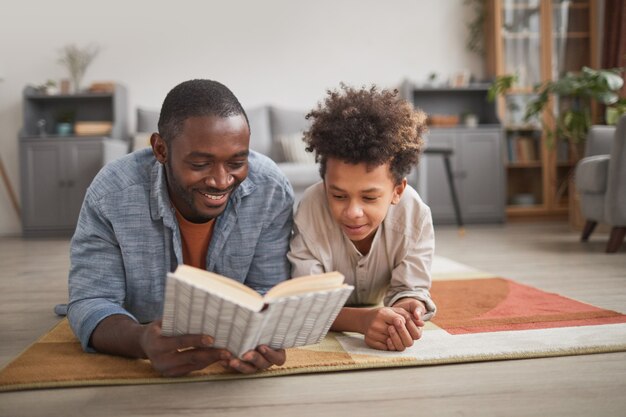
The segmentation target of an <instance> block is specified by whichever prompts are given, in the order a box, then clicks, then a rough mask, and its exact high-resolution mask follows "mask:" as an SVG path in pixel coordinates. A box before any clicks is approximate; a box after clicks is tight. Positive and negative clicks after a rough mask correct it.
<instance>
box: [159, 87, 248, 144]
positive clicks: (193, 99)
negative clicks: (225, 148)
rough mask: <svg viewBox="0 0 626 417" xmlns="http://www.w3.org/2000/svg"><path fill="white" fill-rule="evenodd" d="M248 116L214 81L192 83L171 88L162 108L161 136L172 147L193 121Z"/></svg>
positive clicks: (236, 101)
mask: <svg viewBox="0 0 626 417" xmlns="http://www.w3.org/2000/svg"><path fill="white" fill-rule="evenodd" d="M238 115H243V116H244V117H245V119H246V123H247V124H248V128H249V127H250V123H249V122H248V116H247V115H246V112H245V111H244V109H243V107H242V106H241V103H239V100H237V97H235V95H234V94H233V92H232V91H230V90H229V89H228V87H226V86H225V85H224V84H221V83H219V82H217V81H213V80H202V79H196V80H189V81H185V82H182V83H180V84H178V85H177V86H176V87H174V88H172V89H171V90H170V92H169V93H167V96H166V97H165V100H163V105H162V106H161V114H160V116H159V134H160V135H161V137H162V138H163V139H164V140H165V142H166V143H167V144H168V145H169V144H170V142H171V141H172V139H175V138H176V137H177V136H178V135H180V134H181V133H182V130H183V124H184V122H185V120H186V119H188V118H190V117H201V116H219V117H231V116H238Z"/></svg>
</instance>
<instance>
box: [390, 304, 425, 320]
mask: <svg viewBox="0 0 626 417" xmlns="http://www.w3.org/2000/svg"><path fill="white" fill-rule="evenodd" d="M393 307H394V308H401V309H403V310H405V311H406V312H407V313H409V314H410V315H411V317H412V318H413V321H414V322H415V324H416V325H418V326H420V327H423V326H424V321H423V320H422V317H424V315H425V314H426V306H425V305H424V303H423V302H421V301H420V300H417V299H415V298H401V299H399V300H398V301H396V302H395V303H394V305H393ZM420 323H421V324H420Z"/></svg>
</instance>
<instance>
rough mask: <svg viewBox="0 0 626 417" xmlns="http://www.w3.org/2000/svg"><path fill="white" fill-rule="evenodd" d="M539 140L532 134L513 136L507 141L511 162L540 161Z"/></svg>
mask: <svg viewBox="0 0 626 417" xmlns="http://www.w3.org/2000/svg"><path fill="white" fill-rule="evenodd" d="M538 146H539V144H538V141H537V139H536V138H533V137H532V136H517V135H516V136H511V137H509V138H508V141H507V152H508V158H509V162H522V163H528V162H537V161H539V149H538Z"/></svg>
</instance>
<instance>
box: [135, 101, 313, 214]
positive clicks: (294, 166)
mask: <svg viewBox="0 0 626 417" xmlns="http://www.w3.org/2000/svg"><path fill="white" fill-rule="evenodd" d="M246 114H247V115H248V120H249V122H250V148H251V149H253V150H255V151H257V152H260V153H262V154H264V155H267V156H269V157H270V158H272V159H273V160H274V162H276V164H277V165H278V167H279V168H280V169H281V170H282V171H283V172H284V173H285V175H286V176H287V178H288V179H289V182H291V185H292V186H293V189H294V192H295V196H296V203H297V202H298V201H299V200H300V197H301V195H302V193H303V192H304V190H305V189H306V188H307V187H309V186H310V185H312V184H314V183H316V182H317V181H319V180H320V175H319V169H318V166H317V164H315V162H314V161H313V156H312V155H311V154H308V153H305V152H304V146H305V145H304V142H302V132H303V131H304V130H306V129H307V125H308V122H307V120H306V119H305V118H304V116H305V112H304V111H295V110H286V109H281V108H278V107H274V106H269V105H268V106H260V107H254V108H250V109H246ZM158 120H159V112H158V111H155V110H148V109H143V108H139V109H137V132H138V134H136V135H135V140H134V141H135V143H136V142H137V141H139V142H141V144H140V145H139V146H145V145H146V143H145V141H146V138H147V133H152V132H156V131H157V124H158ZM139 146H137V144H135V145H134V148H137V147H139Z"/></svg>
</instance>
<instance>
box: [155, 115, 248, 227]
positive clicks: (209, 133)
mask: <svg viewBox="0 0 626 417" xmlns="http://www.w3.org/2000/svg"><path fill="white" fill-rule="evenodd" d="M168 139H169V140H170V146H169V149H168V147H167V146H166V144H165V142H164V141H163V138H161V137H160V136H159V135H157V134H155V135H153V137H152V148H153V151H154V153H155V156H156V157H157V159H158V160H159V161H160V162H161V163H163V164H164V166H165V172H166V176H167V188H168V192H169V195H170V199H171V200H172V202H173V204H174V206H175V207H176V209H178V211H179V212H180V213H181V214H182V215H183V216H184V217H185V218H186V219H187V220H189V221H191V222H194V223H205V222H207V221H209V220H211V219H213V218H215V217H217V216H219V215H220V214H222V212H223V211H224V209H225V208H226V204H227V203H228V199H229V197H230V195H231V194H232V193H233V191H234V190H235V188H237V186H238V185H239V184H241V183H242V182H243V180H245V179H246V177H247V175H248V153H249V149H248V147H249V143H250V130H249V128H248V124H247V123H246V119H245V117H244V116H243V115H237V116H232V117H226V118H223V117H219V116H201V117H190V118H188V119H187V120H185V122H184V124H183V130H182V133H181V134H180V135H178V137H176V138H168Z"/></svg>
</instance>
